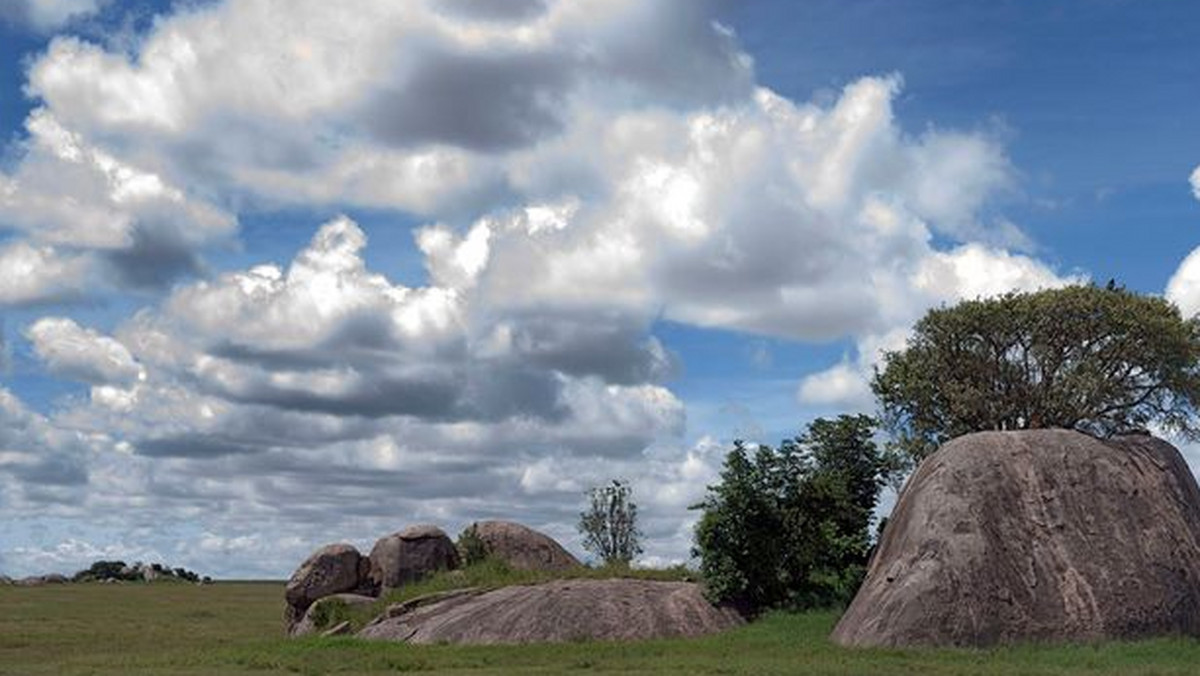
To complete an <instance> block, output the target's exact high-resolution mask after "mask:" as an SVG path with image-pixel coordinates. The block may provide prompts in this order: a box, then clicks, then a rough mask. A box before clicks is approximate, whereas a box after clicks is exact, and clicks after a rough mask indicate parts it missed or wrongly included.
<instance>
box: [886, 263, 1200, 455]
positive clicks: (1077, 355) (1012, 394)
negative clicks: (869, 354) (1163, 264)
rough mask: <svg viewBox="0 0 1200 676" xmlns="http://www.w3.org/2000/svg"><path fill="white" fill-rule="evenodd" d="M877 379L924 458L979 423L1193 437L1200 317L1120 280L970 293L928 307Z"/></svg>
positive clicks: (892, 418)
mask: <svg viewBox="0 0 1200 676" xmlns="http://www.w3.org/2000/svg"><path fill="white" fill-rule="evenodd" d="M872 389H873V391H874V392H875V395H876V397H877V398H878V400H879V403H880V407H881V410H882V413H883V422H884V425H885V427H886V428H887V429H888V430H889V431H890V432H891V433H892V434H893V436H894V438H895V439H896V440H897V443H898V445H899V447H900V448H901V449H903V450H904V451H905V452H906V453H907V454H908V455H909V456H910V457H912V458H913V459H916V460H919V459H921V458H923V457H925V456H926V455H928V454H929V453H931V452H932V451H933V450H935V449H936V448H937V447H938V446H939V445H941V444H942V443H944V442H945V441H947V440H949V439H952V438H954V437H956V436H960V435H962V434H966V433H969V432H978V431H983V430H1015V429H1027V428H1036V427H1061V428H1066V429H1076V430H1080V431H1083V432H1087V433H1090V434H1093V435H1095V436H1099V437H1108V436H1112V435H1114V434H1120V433H1125V432H1132V431H1138V430H1142V429H1144V428H1145V427H1146V426H1147V425H1149V424H1152V423H1154V424H1158V425H1161V426H1162V427H1164V428H1166V429H1168V430H1171V431H1174V432H1177V433H1181V434H1183V435H1185V436H1188V437H1191V438H1196V437H1197V436H1198V433H1200V428H1198V427H1197V425H1196V411H1197V402H1198V401H1200V321H1197V319H1195V318H1192V319H1184V318H1183V317H1181V316H1180V313H1179V310H1178V308H1176V307H1175V306H1174V305H1172V304H1171V303H1170V302H1168V301H1166V300H1164V299H1162V298H1157V297H1153V296H1145V295H1141V294H1137V293H1134V292H1131V291H1127V290H1125V289H1123V288H1120V287H1118V286H1116V285H1115V284H1113V283H1110V284H1109V285H1108V286H1107V287H1105V288H1100V287H1096V286H1092V285H1087V286H1069V287H1065V288H1061V289H1050V290H1044V291H1038V292H1034V293H1009V294H1006V295H1003V296H999V297H996V298H989V299H982V300H971V301H965V302H962V303H959V304H958V305H955V306H953V307H947V308H939V309H935V310H931V311H930V312H929V313H928V314H927V315H925V317H924V318H923V319H921V321H920V322H918V323H917V325H916V327H915V329H914V331H913V335H912V336H911V337H910V338H909V340H908V345H907V347H906V348H905V349H903V350H900V351H897V352H890V353H887V354H885V356H884V360H883V368H881V369H876V373H875V377H874V380H873V381H872Z"/></svg>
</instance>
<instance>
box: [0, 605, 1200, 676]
mask: <svg viewBox="0 0 1200 676" xmlns="http://www.w3.org/2000/svg"><path fill="white" fill-rule="evenodd" d="M282 598H283V585H282V584H278V583H218V584H215V585H212V586H206V587H197V586H193V585H186V584H156V585H138V584H130V585H100V584H83V585H65V586H48V587H38V588H13V587H0V674H22V675H24V674H156V675H157V674H163V675H171V674H323V673H343V674H376V673H396V672H425V673H445V674H558V673H610V674H996V675H999V674H1092V673H1103V674H1196V673H1200V642H1198V641H1192V640H1183V639H1173V640H1157V641H1146V642H1141V643H1128V644H1104V645H1097V646H1074V647H1044V646H1022V647H1016V648H1004V649H998V650H986V651H976V650H937V651H935V650H846V649H842V648H838V647H835V646H833V645H831V644H830V643H829V642H828V641H827V640H826V636H827V635H828V633H829V630H830V629H831V628H832V626H833V623H834V622H835V621H836V619H837V618H836V615H835V614H833V613H807V614H803V615H774V616H769V617H767V618H765V619H764V620H762V621H760V622H757V623H755V624H753V625H750V626H747V627H744V628H741V629H738V630H736V631H733V632H730V633H728V634H724V635H720V636H714V637H709V638H705V639H700V640H688V641H652V642H646V643H639V644H616V643H572V644H565V645H557V646H552V645H543V646H497V647H456V646H407V645H395V644H381V643H367V642H361V641H357V640H355V639H352V638H336V639H304V640H288V639H285V638H283V637H282V635H281V617H282V612H283V605H282Z"/></svg>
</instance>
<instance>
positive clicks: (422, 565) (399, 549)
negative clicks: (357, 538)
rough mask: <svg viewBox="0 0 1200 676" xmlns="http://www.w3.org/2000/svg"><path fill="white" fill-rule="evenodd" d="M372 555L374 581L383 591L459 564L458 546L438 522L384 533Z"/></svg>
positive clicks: (453, 567)
mask: <svg viewBox="0 0 1200 676" xmlns="http://www.w3.org/2000/svg"><path fill="white" fill-rule="evenodd" d="M369 558H370V573H369V578H370V581H371V584H372V585H373V586H375V587H376V588H378V589H380V590H381V591H382V590H386V589H389V588H396V587H399V586H401V585H404V584H407V583H409V582H415V581H417V580H420V579H421V578H423V577H425V576H427V575H429V574H431V573H434V572H437V571H439V570H453V569H455V568H458V564H459V560H458V549H457V548H455V546H454V543H453V542H451V540H450V538H449V537H447V536H446V534H445V533H444V532H442V529H440V528H438V527H436V526H412V527H409V528H406V529H404V530H402V531H400V532H398V533H392V534H391V535H386V536H384V537H381V538H379V540H378V541H377V542H376V543H375V546H374V547H372V548H371V556H370V557H369Z"/></svg>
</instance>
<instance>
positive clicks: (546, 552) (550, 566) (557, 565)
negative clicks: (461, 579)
mask: <svg viewBox="0 0 1200 676" xmlns="http://www.w3.org/2000/svg"><path fill="white" fill-rule="evenodd" d="M468 529H474V532H475V536H476V537H478V538H479V540H480V541H481V542H482V543H483V546H484V548H485V549H486V550H487V552H488V554H489V555H490V556H493V557H495V558H497V559H499V560H501V561H503V562H505V563H507V564H508V565H509V566H511V567H513V568H517V569H519V570H566V569H568V568H574V567H577V566H579V565H581V564H580V563H579V560H578V559H576V558H575V557H574V556H571V553H570V552H568V551H567V550H565V549H563V547H562V545H560V544H558V543H557V542H555V541H554V539H553V538H551V537H550V536H548V535H545V534H543V533H539V532H538V531H536V530H533V529H532V528H528V527H526V526H522V525H521V524H519V523H513V522H512V521H479V522H477V523H474V524H471V526H470V527H469V528H468Z"/></svg>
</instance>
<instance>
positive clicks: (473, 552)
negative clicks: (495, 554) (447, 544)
mask: <svg viewBox="0 0 1200 676" xmlns="http://www.w3.org/2000/svg"><path fill="white" fill-rule="evenodd" d="M490 554H491V553H490V552H489V551H488V547H487V543H486V542H484V541H483V539H482V538H480V537H479V533H478V531H477V529H476V528H475V524H471V525H470V526H467V527H466V529H464V530H463V532H462V533H460V534H459V536H458V555H459V556H460V557H462V561H463V565H464V566H472V565H474V564H477V563H481V562H483V560H484V559H486V558H488V556H489V555H490Z"/></svg>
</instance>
